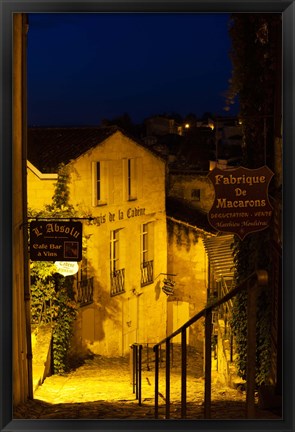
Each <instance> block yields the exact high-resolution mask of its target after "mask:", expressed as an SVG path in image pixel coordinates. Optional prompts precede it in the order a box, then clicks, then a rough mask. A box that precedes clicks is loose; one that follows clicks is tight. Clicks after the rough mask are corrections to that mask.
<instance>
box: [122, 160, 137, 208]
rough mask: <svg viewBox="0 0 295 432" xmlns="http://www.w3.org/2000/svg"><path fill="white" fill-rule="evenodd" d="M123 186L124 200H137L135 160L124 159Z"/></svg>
mask: <svg viewBox="0 0 295 432" xmlns="http://www.w3.org/2000/svg"><path fill="white" fill-rule="evenodd" d="M124 168H125V169H124V184H125V191H126V200H127V201H133V200H136V199H137V169H136V168H137V166H136V159H135V158H132V159H124Z"/></svg>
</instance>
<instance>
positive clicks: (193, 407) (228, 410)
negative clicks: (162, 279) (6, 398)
mask: <svg viewBox="0 0 295 432" xmlns="http://www.w3.org/2000/svg"><path fill="white" fill-rule="evenodd" d="M193 351H194V352H191V353H190V355H189V357H188V376H187V418H188V419H203V418H204V406H203V400H204V380H203V373H202V355H201V353H200V352H197V351H195V350H193ZM176 354H177V353H176ZM176 354H175V356H174V359H173V365H172V368H171V415H170V417H171V418H174V419H180V403H179V401H180V394H181V393H180V391H181V387H180V368H179V366H178V364H179V362H178V361H177V355H176ZM164 376H165V368H164V367H163V368H160V385H159V404H160V408H159V418H160V419H165V381H164ZM212 378H213V379H212V415H211V417H212V418H216V419H244V418H245V392H243V391H240V390H236V389H232V388H228V387H225V386H224V385H223V384H221V383H219V382H218V380H217V379H216V376H215V375H214V374H213V377H212ZM153 404H154V370H153V362H152V361H151V360H150V361H149V362H147V360H146V359H145V358H144V356H143V372H142V404H141V405H139V404H138V400H136V397H135V393H133V386H132V375H131V371H130V363H129V357H124V358H123V357H115V358H106V357H102V356H99V355H95V356H92V357H91V358H88V359H86V360H85V362H84V364H83V365H82V366H80V367H78V368H77V369H75V370H72V371H71V372H69V373H67V374H64V375H52V376H50V377H48V378H46V379H45V381H44V383H43V384H42V385H41V386H39V387H38V388H37V390H36V391H35V393H34V400H31V401H28V402H27V403H26V404H24V405H21V406H18V407H17V409H16V410H15V412H14V418H18V419H20V418H23V419H153V418H154V405H153ZM257 417H258V418H261V419H263V418H267V419H269V418H271V419H277V418H278V417H277V416H276V415H275V414H273V413H269V412H264V411H261V410H259V409H258V408H257Z"/></svg>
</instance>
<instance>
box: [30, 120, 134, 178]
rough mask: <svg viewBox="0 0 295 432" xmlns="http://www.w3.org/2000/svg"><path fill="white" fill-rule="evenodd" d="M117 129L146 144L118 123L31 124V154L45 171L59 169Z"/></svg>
mask: <svg viewBox="0 0 295 432" xmlns="http://www.w3.org/2000/svg"><path fill="white" fill-rule="evenodd" d="M117 131H120V132H121V133H123V134H124V135H126V136H128V137H129V138H131V139H132V140H133V141H135V142H137V143H138V144H140V145H143V143H141V142H140V141H139V140H138V139H136V138H134V137H131V136H130V135H129V134H128V133H126V132H124V131H123V130H121V129H120V128H118V127H117V126H111V127H31V128H28V154H27V158H28V160H29V161H30V162H31V163H32V164H33V165H34V166H35V167H36V168H38V169H39V170H40V171H41V172H42V173H53V172H54V173H56V172H57V169H58V166H59V165H60V164H61V163H64V164H68V163H69V162H70V161H71V160H73V159H77V158H78V157H79V156H81V155H82V154H83V153H85V152H87V151H88V150H90V149H91V148H94V147H96V146H97V145H98V144H100V143H102V142H103V141H104V140H106V139H107V138H108V137H110V136H111V135H113V134H114V133H115V132H117Z"/></svg>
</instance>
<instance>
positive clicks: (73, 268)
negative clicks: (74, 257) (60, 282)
mask: <svg viewBox="0 0 295 432" xmlns="http://www.w3.org/2000/svg"><path fill="white" fill-rule="evenodd" d="M54 265H55V267H56V270H57V272H58V273H60V274H61V275H62V276H72V275H74V274H76V273H78V270H79V265H78V263H77V262H75V261H73V262H69V261H56V262H55V263H54Z"/></svg>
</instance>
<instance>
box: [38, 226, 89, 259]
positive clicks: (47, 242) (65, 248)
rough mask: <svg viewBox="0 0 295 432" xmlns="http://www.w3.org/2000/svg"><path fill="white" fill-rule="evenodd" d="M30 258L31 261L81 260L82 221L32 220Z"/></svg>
mask: <svg viewBox="0 0 295 432" xmlns="http://www.w3.org/2000/svg"><path fill="white" fill-rule="evenodd" d="M30 259H31V260H32V261H81V260H82V223H81V222H72V221H65V222H60V221H48V220H47V221H38V220H36V221H32V222H31V223H30Z"/></svg>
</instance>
